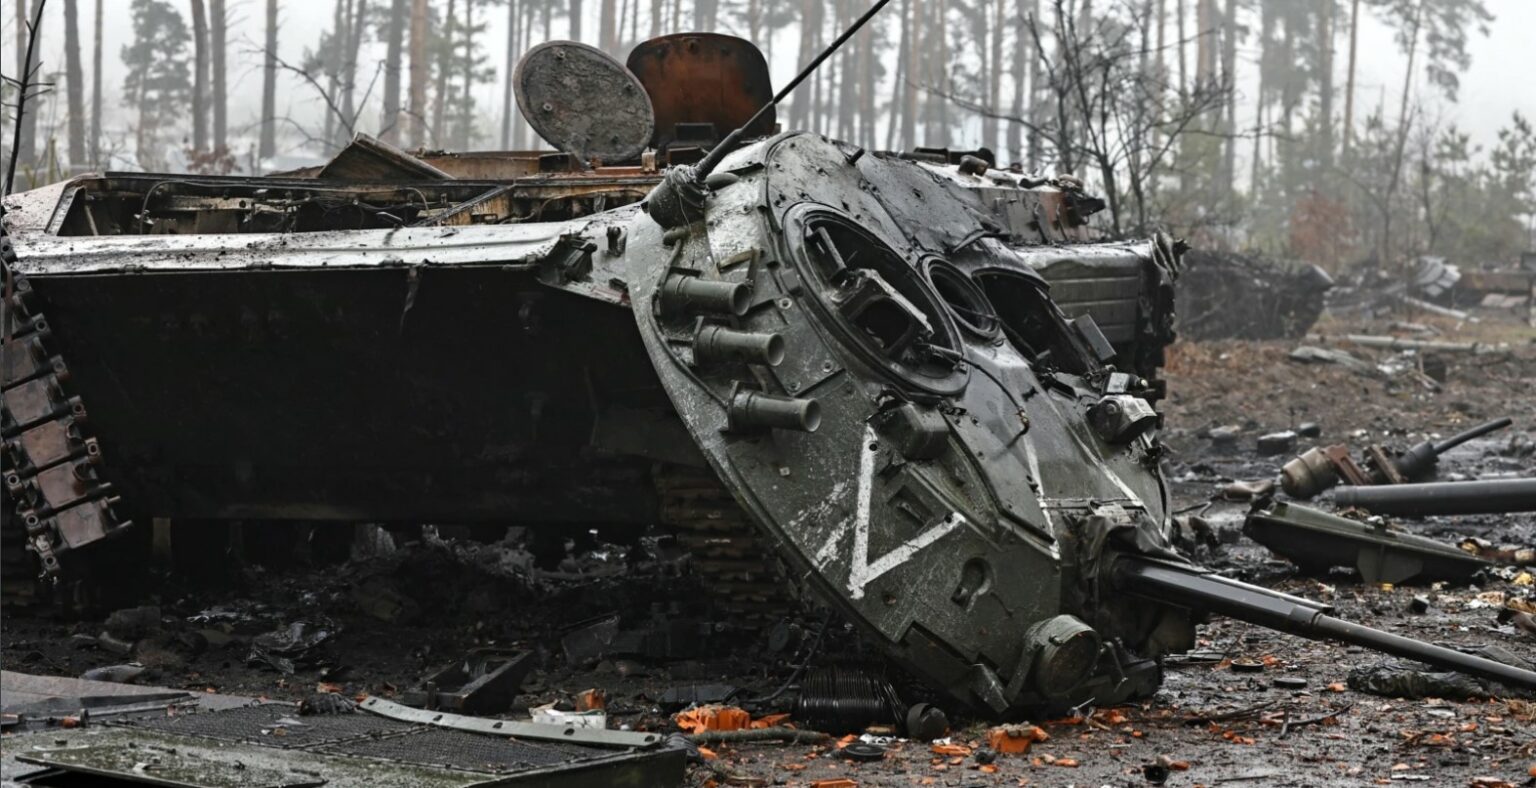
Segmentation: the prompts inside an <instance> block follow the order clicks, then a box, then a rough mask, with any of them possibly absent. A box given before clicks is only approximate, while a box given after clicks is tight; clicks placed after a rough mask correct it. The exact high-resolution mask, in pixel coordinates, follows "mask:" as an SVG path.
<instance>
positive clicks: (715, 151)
mask: <svg viewBox="0 0 1536 788" xmlns="http://www.w3.org/2000/svg"><path fill="white" fill-rule="evenodd" d="M890 2H891V0H876V2H875V4H874V5H873V6H871V7H870V9H869V10H868V11H865V12H864V15H863V16H861V17H859V18H858V20H856V21H855V22H854V23H853V26H852V27H849V28H848V29H847V30H844V31H843V34H842V35H840V36H838V37H837V40H836V41H833V42H832V43H831V45H829V46H828V47H827V48H826V49H824V50H822V51H821V54H819V55H817V56H816V59H815V60H812V61H811V62H810V63H809V64H808V65H806V67H805V69H804V70H803V71H801V72H800V73H799V75H797V76H796V77H795V78H794V79H792V80H790V81H789V84H788V85H785V86H784V88H783V89H782V90H780V91H779V93H778V95H776V96H774V97H773V100H772V101H770V102H768V103H767V104H764V105H763V106H762V108H761V109H759V110H758V111H757V114H755V115H753V116H752V119H751V120H748V121H747V122H746V123H744V124H742V125H741V126H740V127H738V128H737V129H736V130H734V131H732V132H731V133H730V134H728V135H726V137H725V139H723V140H721V141H720V144H718V145H716V146H715V147H714V148H712V149H710V151H709V153H708V154H707V155H706V156H705V157H704V158H703V160H701V161H700V162H699V163H698V165H697V166H696V167H695V168H694V170H695V172H697V173H698V177H699V179H700V180H703V178H704V176H706V175H708V174H710V173H711V172H713V171H714V169H715V167H717V166H719V164H720V160H721V159H724V158H725V154H727V153H729V152H730V151H731V149H732V148H734V147H735V146H736V141H737V140H738V139H740V138H741V135H742V134H743V133H745V132H746V130H747V129H749V128H752V126H753V125H754V124H756V123H757V121H758V119H759V118H761V117H762V116H763V114H764V113H766V112H767V111H768V110H770V109H773V108H774V107H776V106H778V104H779V102H780V101H783V100H784V99H785V98H787V97H788V96H789V94H790V93H791V92H793V91H794V89H795V88H797V87H799V86H800V83H801V82H804V81H805V79H806V77H809V76H810V75H811V74H812V73H814V72H815V71H816V69H817V68H820V67H821V64H822V63H823V62H824V61H826V59H827V58H829V57H831V56H832V55H833V53H835V52H837V50H838V49H839V48H840V47H842V45H843V44H845V43H847V41H848V39H850V38H853V36H854V34H855V33H858V32H859V28H861V27H863V26H864V23H866V22H868V21H869V20H871V19H873V18H874V16H875V14H878V13H880V9H882V8H885V6H886V5H887V4H888V3H890Z"/></svg>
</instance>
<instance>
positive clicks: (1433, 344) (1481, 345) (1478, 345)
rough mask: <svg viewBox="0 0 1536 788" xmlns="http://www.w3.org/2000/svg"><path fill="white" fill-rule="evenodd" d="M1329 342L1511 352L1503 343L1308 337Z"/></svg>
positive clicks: (1350, 336)
mask: <svg viewBox="0 0 1536 788" xmlns="http://www.w3.org/2000/svg"><path fill="white" fill-rule="evenodd" d="M1329 340H1338V341H1340V342H1348V343H1350V344H1352V345H1359V346H1361V347H1372V348H1382V349H1386V350H1438V351H1443V352H1447V353H1472V354H1474V355H1480V354H1484V353H1504V352H1506V351H1508V350H1509V346H1507V345H1504V344H1502V343H1501V344H1497V345H1490V344H1487V343H1486V342H1441V341H1436V340H1428V339H1403V338H1402V337H1378V336H1371V335H1369V334H1336V335H1328V336H1325V335H1322V334H1308V335H1307V341H1308V342H1327V341H1329Z"/></svg>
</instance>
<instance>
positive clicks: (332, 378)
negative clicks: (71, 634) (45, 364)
mask: <svg viewBox="0 0 1536 788" xmlns="http://www.w3.org/2000/svg"><path fill="white" fill-rule="evenodd" d="M36 287H37V295H38V296H39V298H40V300H41V301H43V302H44V303H47V304H48V306H49V308H50V309H56V310H57V313H58V318H56V319H59V320H62V321H65V322H66V324H68V325H71V326H72V327H73V330H72V332H71V335H72V337H74V338H77V339H78V340H79V341H73V342H68V343H62V347H63V348H64V349H65V352H67V353H77V354H78V355H79V362H78V365H79V366H78V369H77V370H76V371H75V374H74V378H73V381H74V383H75V384H76V385H78V386H79V387H80V390H81V391H83V392H87V395H88V397H90V400H91V401H94V400H96V399H97V398H99V400H100V402H99V404H93V405H92V412H91V416H92V419H93V423H94V424H95V425H96V428H97V430H98V431H99V434H106V435H110V436H111V438H110V440H109V444H110V446H111V447H112V452H113V455H114V463H116V462H117V461H118V460H119V459H120V460H121V465H122V467H121V468H120V469H117V470H118V472H117V473H116V474H115V478H116V479H117V480H118V482H119V485H120V488H121V489H122V490H123V491H124V492H125V493H126V494H127V498H126V500H128V501H129V502H131V504H132V505H133V507H134V508H135V510H137V511H141V512H144V513H146V514H149V515H154V516H172V517H207V518H300V519H384V520H408V519H421V520H498V519H510V518H519V519H523V520H535V519H537V520H541V521H542V520H548V521H589V520H608V521H615V522H639V521H644V520H645V519H646V518H647V517H648V516H649V514H650V509H649V508H648V502H649V501H651V500H652V499H653V496H651V495H650V494H649V492H648V477H647V474H646V466H645V463H644V462H643V461H640V462H637V461H631V460H624V459H622V458H618V457H614V456H607V457H605V456H603V455H602V454H601V453H597V454H592V453H589V452H588V451H587V450H586V449H585V448H584V447H586V446H587V445H588V440H589V437H590V433H591V431H592V429H593V424H594V421H595V420H596V419H597V414H598V412H600V411H601V410H603V409H608V408H613V407H624V408H628V409H631V410H637V411H649V412H654V413H657V414H658V416H657V418H663V419H664V418H666V417H667V414H669V413H670V408H669V406H668V404H667V402H666V399H665V397H663V396H662V395H661V392H660V391H659V389H657V388H656V387H655V385H654V383H650V382H649V381H651V380H652V379H653V377H654V376H653V375H652V373H651V372H650V370H649V364H648V363H647V362H646V361H645V359H644V357H643V355H642V354H641V353H640V352H639V350H640V348H639V345H638V343H637V342H636V337H635V333H634V329H633V326H632V324H631V322H630V320H629V318H628V316H627V315H626V314H625V313H624V312H623V311H620V310H615V309H612V308H610V307H606V306H604V305H603V304H601V303H600V302H598V301H593V300H589V299H585V298H579V297H575V296H572V295H567V294H564V293H559V292H554V291H551V290H549V289H548V288H546V287H544V286H542V285H540V284H538V282H537V281H536V280H535V278H534V276H533V274H532V273H531V272H528V271H521V270H510V271H509V270H502V269H501V268H500V267H497V266H494V265H487V266H478V267H459V268H453V269H442V268H436V267H404V266H396V267H386V268H377V269H373V270H362V269H348V270H313V271H288V272H261V271H243V272H242V271H223V272H213V271H200V272H198V271H186V270H183V271H181V272H178V273H162V274H155V275H128V276H107V275H91V276H39V277H37V278H36Z"/></svg>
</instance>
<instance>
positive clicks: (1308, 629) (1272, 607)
mask: <svg viewBox="0 0 1536 788" xmlns="http://www.w3.org/2000/svg"><path fill="white" fill-rule="evenodd" d="M1112 577H1113V581H1114V583H1115V585H1116V587H1118V588H1119V589H1121V590H1123V591H1126V592H1129V593H1132V594H1135V595H1137V596H1142V597H1145V598H1147V599H1150V600H1153V601H1156V602H1162V603H1165V604H1171V605H1177V606H1179V607H1186V608H1190V609H1192V610H1204V611H1208V612H1211V613H1216V614H1218V615H1223V616H1226V617H1228V618H1235V619H1237V620H1239V621H1247V622H1248V623H1250V624H1258V625H1259V626H1261V627H1268V628H1270V629H1277V630H1280V631H1282V632H1288V633H1290V634H1293V635H1299V636H1301V637H1305V638H1310V639H1312V640H1336V641H1339V642H1343V643H1352V644H1354V645H1358V646H1364V647H1366V648H1370V649H1375V650H1377V651H1381V652H1384V653H1387V654H1391V655H1393V656H1396V657H1404V658H1406V659H1414V660H1418V661H1420V662H1424V663H1427V664H1430V665H1434V666H1435V667H1439V668H1446V669H1449V670H1456V671H1461V672H1462V673H1466V674H1468V675H1472V676H1477V677H1480V678H1484V679H1490V680H1493V681H1497V682H1501V683H1503V684H1506V685H1508V686H1511V687H1523V688H1526V689H1536V671H1531V670H1525V669H1523V668H1518V667H1515V666H1514V665H1506V664H1504V663H1502V662H1495V661H1494V660H1491V659H1485V658H1483V657H1477V656H1473V655H1471V654H1463V653H1461V652H1459V651H1454V650H1452V649H1448V648H1444V647H1442V646H1436V645H1434V644H1432V643H1424V642H1422V641H1418V640H1414V639H1412V638H1405V637H1403V636H1401V635H1394V634H1392V633H1390V632H1383V631H1381V630H1379V629H1372V628H1370V627H1366V626H1361V625H1359V624H1352V623H1350V622H1348V621H1344V620H1342V619H1339V618H1335V617H1333V616H1331V615H1328V613H1327V611H1326V610H1325V609H1323V608H1321V607H1319V606H1317V605H1313V604H1310V603H1305V602H1304V601H1298V600H1296V599H1295V598H1294V597H1287V596H1285V595H1282V594H1275V593H1272V592H1269V591H1267V590H1265V589H1262V588H1258V587H1256V586H1249V585H1246V584H1240V583H1236V582H1235V581H1231V580H1229V579H1227V578H1225V577H1221V576H1218V575H1211V574H1204V573H1201V572H1200V571H1199V570H1198V569H1195V568H1194V567H1185V566H1178V565H1176V564H1170V563H1164V562H1160V561H1151V560H1148V559H1145V558H1138V557H1133V556H1122V557H1120V558H1119V559H1118V560H1116V561H1115V564H1114V570H1113V575H1112Z"/></svg>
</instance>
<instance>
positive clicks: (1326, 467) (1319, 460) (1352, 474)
mask: <svg viewBox="0 0 1536 788" xmlns="http://www.w3.org/2000/svg"><path fill="white" fill-rule="evenodd" d="M1512 423H1514V422H1513V420H1512V419H1510V418H1509V417H1508V416H1505V417H1503V418H1498V419H1494V420H1492V421H1489V422H1485V423H1483V424H1479V425H1477V426H1476V427H1473V428H1471V429H1468V430H1465V431H1463V432H1460V433H1457V434H1455V435H1452V436H1451V437H1449V438H1446V439H1444V440H1439V441H1423V442H1422V443H1418V444H1415V445H1414V446H1412V447H1411V448H1409V449H1408V450H1407V451H1405V452H1403V453H1402V454H1399V455H1397V456H1396V457H1392V456H1391V455H1390V454H1389V453H1388V452H1387V450H1386V449H1384V448H1382V447H1380V446H1375V445H1373V446H1370V447H1369V448H1368V449H1367V450H1366V461H1365V464H1364V465H1361V464H1359V463H1357V462H1355V460H1354V458H1353V457H1351V456H1350V451H1349V447H1348V446H1346V445H1344V444H1342V443H1339V444H1335V445H1333V446H1327V447H1314V448H1311V449H1308V450H1307V451H1305V452H1303V453H1302V454H1301V455H1300V456H1298V457H1296V458H1295V459H1293V460H1291V461H1290V462H1287V463H1286V464H1285V465H1284V467H1282V468H1281V469H1280V482H1281V486H1282V488H1283V489H1284V490H1285V493H1286V494H1287V495H1289V496H1291V497H1292V498H1301V499H1303V500H1305V499H1307V498H1312V497H1314V496H1316V495H1317V494H1318V493H1321V492H1322V491H1324V490H1327V489H1329V488H1331V487H1333V486H1335V485H1337V484H1339V482H1340V481H1341V480H1342V481H1344V482H1347V483H1349V484H1351V485H1369V484H1403V483H1405V482H1411V481H1417V480H1420V479H1423V478H1425V477H1428V476H1430V475H1432V474H1433V473H1434V471H1435V466H1436V465H1437V464H1438V463H1439V461H1440V455H1442V454H1444V453H1446V452H1448V451H1450V450H1451V449H1454V448H1456V447H1457V446H1460V445H1462V444H1463V443H1467V442H1469V441H1472V440H1475V439H1477V438H1481V437H1483V436H1484V435H1488V434H1490V433H1493V432H1497V431H1499V430H1502V429H1504V428H1505V427H1508V426H1509V425H1510V424H1512Z"/></svg>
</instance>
